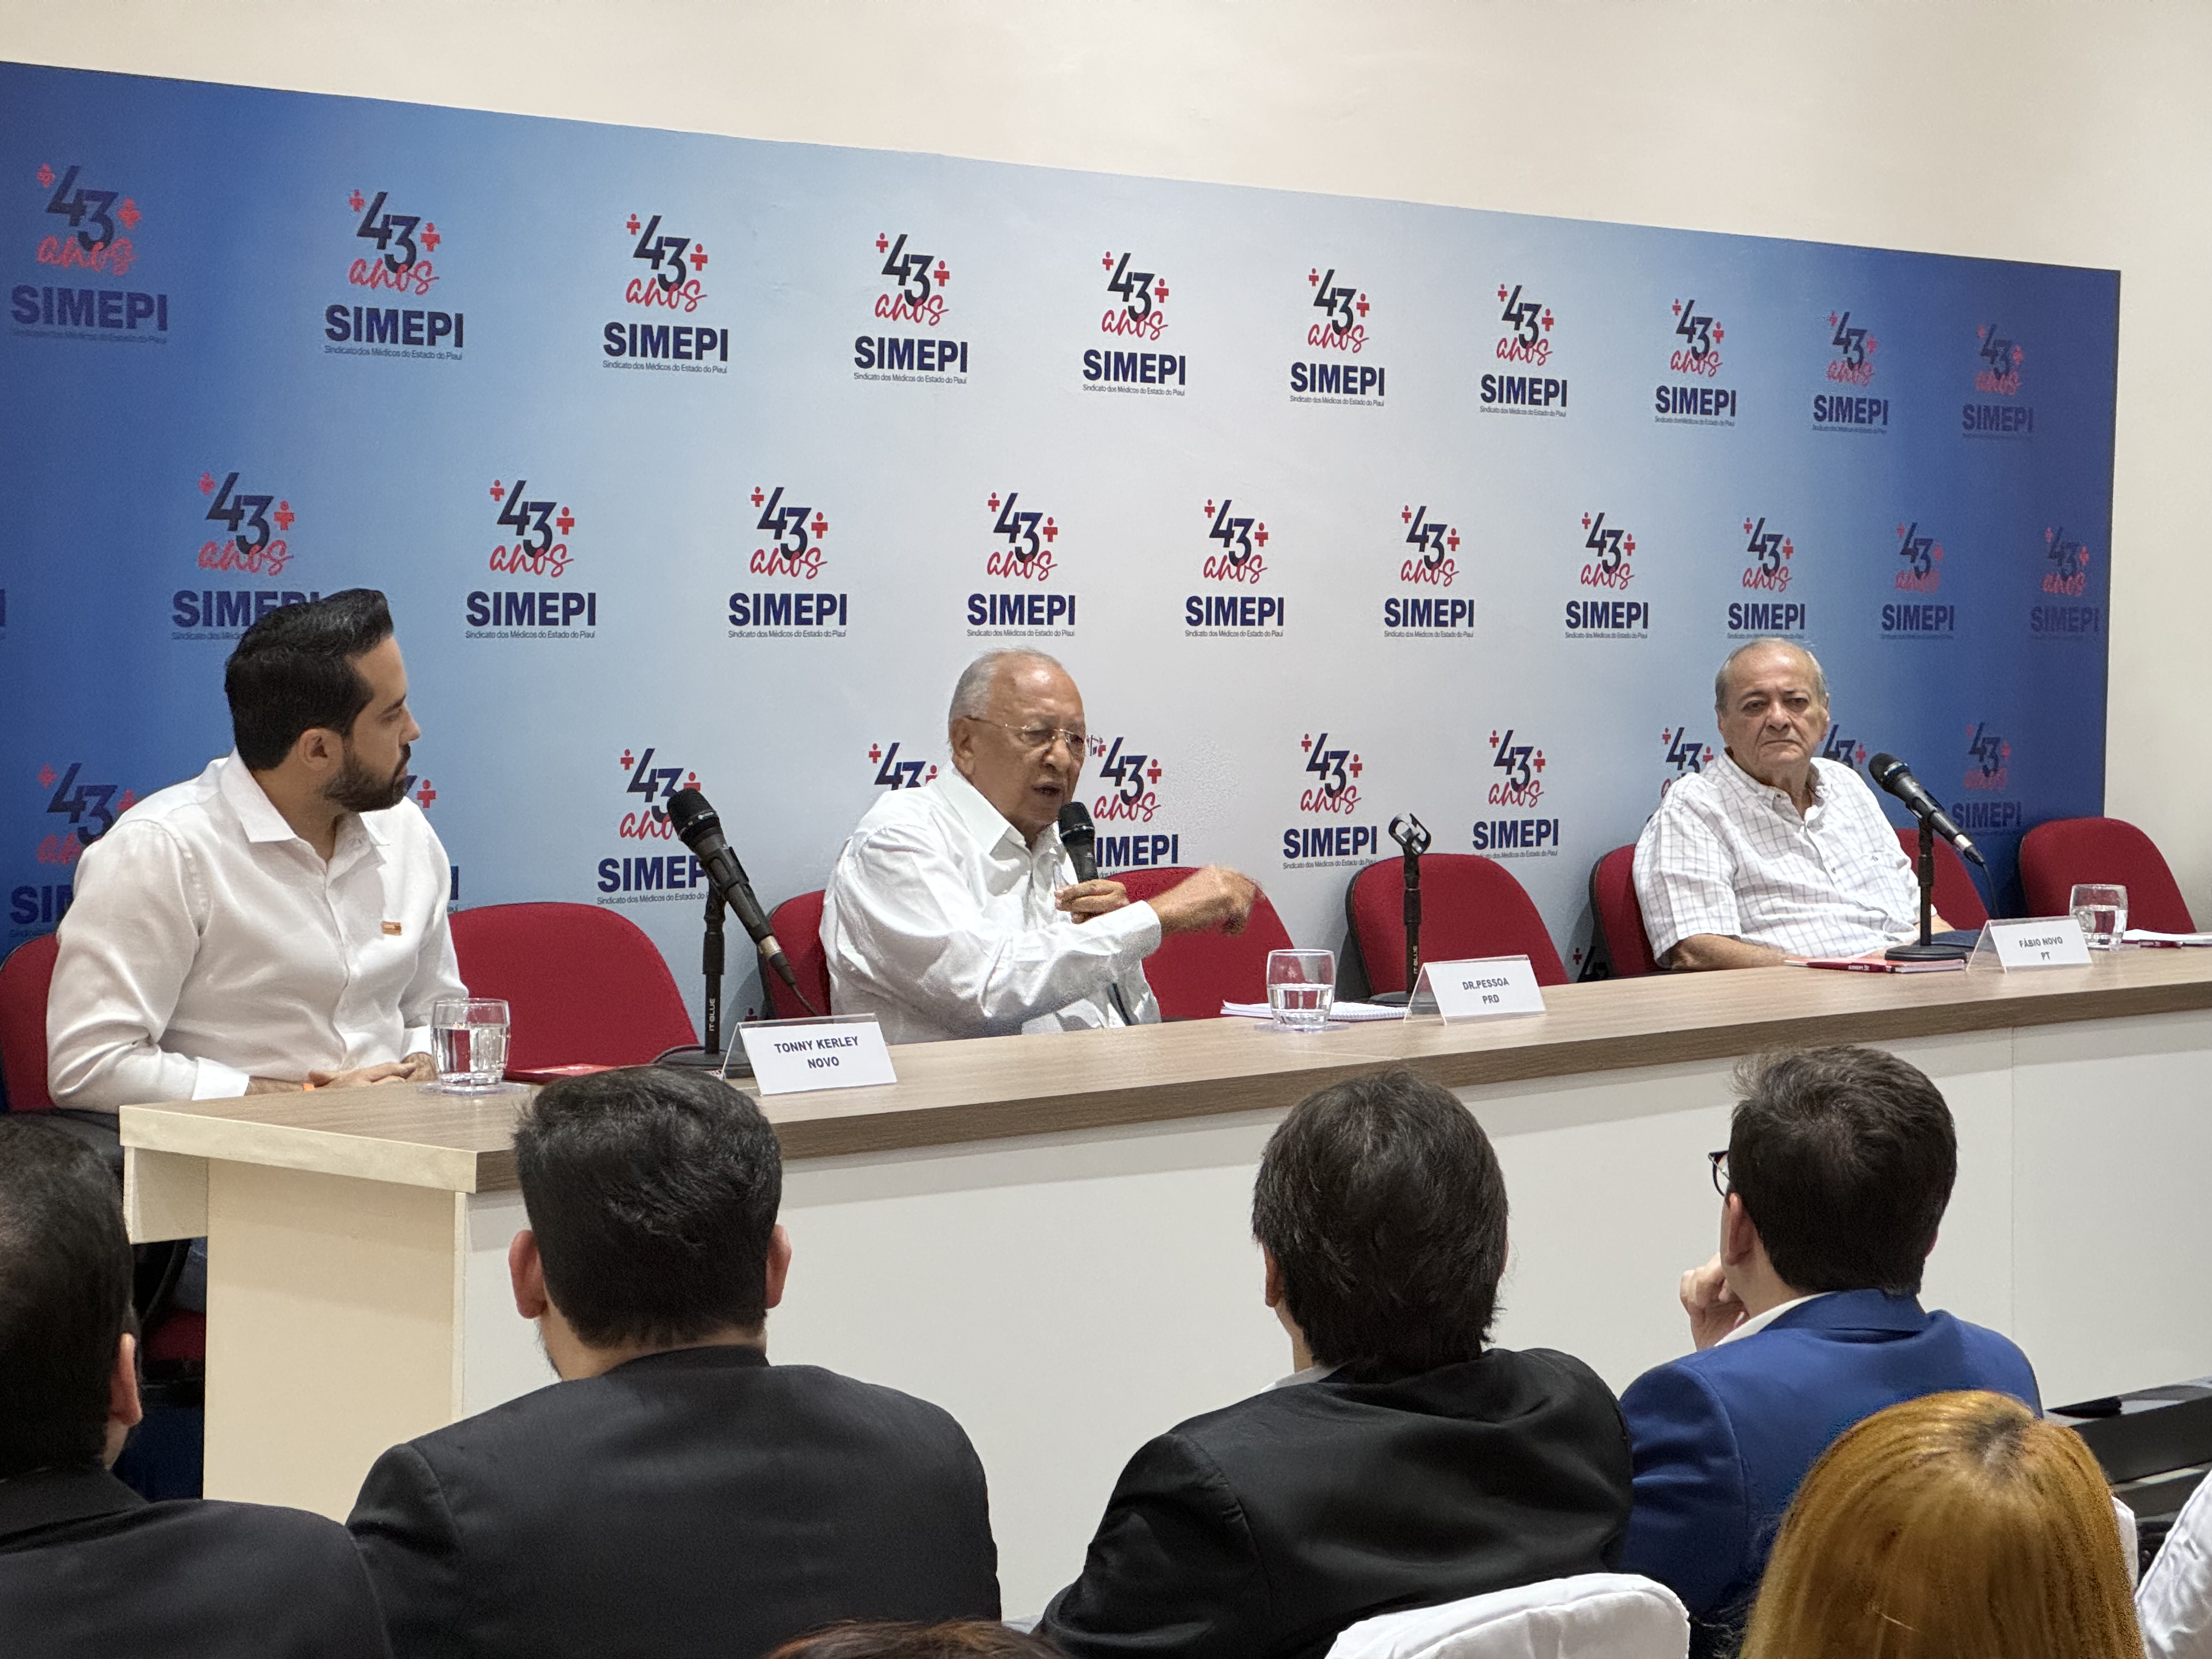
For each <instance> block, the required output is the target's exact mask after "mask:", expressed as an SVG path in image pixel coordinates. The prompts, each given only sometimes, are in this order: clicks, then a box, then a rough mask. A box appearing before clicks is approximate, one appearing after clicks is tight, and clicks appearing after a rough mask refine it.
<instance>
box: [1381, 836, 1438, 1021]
mask: <svg viewBox="0 0 2212 1659" xmlns="http://www.w3.org/2000/svg"><path fill="white" fill-rule="evenodd" d="M1390 839H1391V840H1393V841H1395V842H1397V843H1398V847H1399V850H1400V851H1401V852H1402V853H1404V854H1405V855H1406V912H1405V915H1406V988H1405V989H1404V990H1402V991H1385V992H1383V994H1381V995H1380V996H1376V997H1373V998H1371V999H1370V1000H1372V1001H1373V1002H1375V1003H1376V1005H1377V1006H1382V1007H1387V1008H1396V1007H1401V1006H1405V1005H1406V1004H1407V1003H1409V1002H1411V1001H1412V1000H1413V987H1414V986H1415V985H1416V984H1418V983H1419V981H1420V977H1421V854H1424V853H1425V852H1427V851H1428V850H1429V832H1428V830H1427V829H1425V828H1424V827H1423V826H1422V823H1421V821H1420V819H1419V818H1417V817H1414V816H1413V814H1412V813H1410V812H1408V813H1407V815H1406V816H1405V817H1402V818H1392V819H1391V820H1390Z"/></svg>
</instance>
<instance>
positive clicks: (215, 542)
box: [199, 471, 298, 576]
mask: <svg viewBox="0 0 2212 1659" xmlns="http://www.w3.org/2000/svg"><path fill="white" fill-rule="evenodd" d="M199 489H200V494H201V495H204V496H208V497H210V500H209V501H208V508H207V512H206V513H205V514H204V517H205V519H206V520H207V521H208V522H209V523H210V524H218V525H221V526H222V527H223V532H224V533H223V534H222V535H220V536H217V537H216V538H213V539H212V540H209V541H204V542H202V543H201V544H200V555H199V567H200V568H201V569H203V570H245V571H250V572H252V574H255V575H260V576H274V575H276V574H278V573H279V572H280V571H282V570H283V568H284V567H285V566H286V565H288V564H289V563H290V562H292V550H291V546H290V544H289V543H288V542H287V541H286V540H285V537H286V535H287V534H288V533H289V532H290V530H291V528H292V526H293V523H294V521H295V520H296V519H297V517H298V514H296V513H294V512H293V511H292V503H291V502H290V501H284V500H281V499H279V498H278V497H277V496H276V495H269V494H261V493H257V492H255V491H252V490H247V489H240V488H239V487H238V474H237V473H236V472H226V473H225V474H223V476H222V478H221V479H220V480H218V479H217V478H216V475H215V473H214V472H213V471H206V472H203V473H201V474H200V480H199Z"/></svg>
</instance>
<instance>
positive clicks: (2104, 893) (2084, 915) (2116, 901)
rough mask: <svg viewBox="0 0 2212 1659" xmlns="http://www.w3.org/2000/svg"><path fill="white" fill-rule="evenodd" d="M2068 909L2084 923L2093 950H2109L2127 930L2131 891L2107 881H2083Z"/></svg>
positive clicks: (2073, 893) (2070, 897)
mask: <svg viewBox="0 0 2212 1659" xmlns="http://www.w3.org/2000/svg"><path fill="white" fill-rule="evenodd" d="M2066 908H2068V909H2069V910H2071V911H2072V912H2073V913H2074V920H2075V921H2078V922H2080V923H2081V937H2082V938H2083V939H2087V940H2088V941H2089V948H2090V949H2091V950H2092V951H2110V950H2112V949H2113V948H2114V947H2115V946H2117V945H2118V944H2119V943H2120V939H2121V936H2122V935H2123V934H2124V933H2126V932H2127V931H2128V890H2127V889H2126V888H2124V887H2114V886H2112V885H2111V884H2107V883H2104V882H2084V883H2082V884H2081V885H2080V886H2078V887H2076V888H2075V890H2074V891H2073V892H2072V893H2071V894H2070V895H2069V896H2068V898H2067V901H2066Z"/></svg>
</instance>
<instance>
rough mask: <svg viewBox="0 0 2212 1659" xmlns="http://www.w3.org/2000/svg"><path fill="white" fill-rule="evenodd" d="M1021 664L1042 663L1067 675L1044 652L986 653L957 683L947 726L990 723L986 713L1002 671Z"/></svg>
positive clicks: (948, 711)
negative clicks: (993, 688)
mask: <svg viewBox="0 0 2212 1659" xmlns="http://www.w3.org/2000/svg"><path fill="white" fill-rule="evenodd" d="M1018 662H1036V663H1042V664H1043V665H1045V666H1046V667H1047V668H1059V669H1060V672H1061V673H1063V674H1065V673H1066V669H1065V668H1060V659H1058V658H1057V657H1053V656H1048V655H1047V654H1046V653H1044V652H1042V651H1023V650H1008V651H986V652H985V653H983V654H982V655H981V656H980V657H978V658H976V659H975V661H973V662H971V663H969V665H968V666H967V667H966V668H964V669H963V670H962V671H961V672H960V678H959V679H958V680H957V682H955V683H954V684H953V687H952V707H951V708H950V709H948V710H946V711H945V725H947V726H951V724H952V722H953V721H955V720H988V719H989V718H990V716H989V715H987V714H985V713H984V712H983V711H984V709H985V708H987V707H989V705H990V702H991V687H992V686H993V685H994V684H995V683H996V682H997V680H998V678H999V671H1000V669H1001V668H1006V667H1010V666H1011V665H1013V664H1015V663H1018Z"/></svg>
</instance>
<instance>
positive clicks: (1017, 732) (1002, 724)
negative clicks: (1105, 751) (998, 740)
mask: <svg viewBox="0 0 2212 1659" xmlns="http://www.w3.org/2000/svg"><path fill="white" fill-rule="evenodd" d="M968 718H969V720H982V723H983V724H984V725H986V726H997V727H998V728H999V730H1000V731H1001V732H1012V733H1013V734H1014V736H1015V738H1017V739H1018V741H1019V742H1020V744H1021V745H1022V747H1023V748H1024V749H1033V750H1038V751H1040V752H1042V750H1047V749H1049V748H1051V747H1052V746H1053V744H1055V743H1064V744H1066V745H1067V746H1068V748H1069V749H1070V750H1073V752H1074V755H1075V758H1076V759H1078V760H1081V759H1082V758H1083V754H1084V750H1085V746H1086V745H1087V744H1089V743H1090V741H1091V738H1090V734H1089V733H1087V732H1070V731H1068V730H1067V729H1066V727H1065V726H1009V725H1007V724H1006V721H1004V720H983V717H982V716H981V714H970V715H969V716H968Z"/></svg>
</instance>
